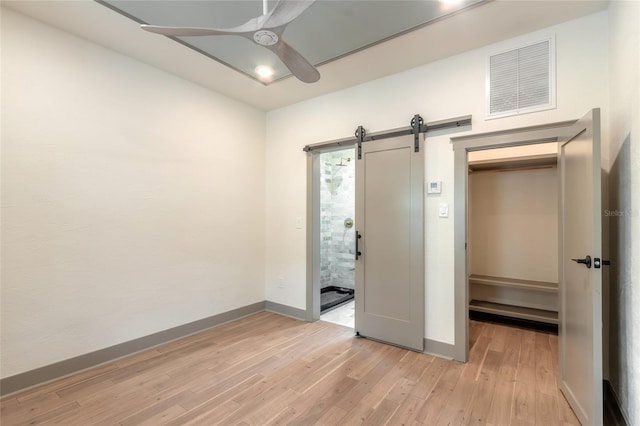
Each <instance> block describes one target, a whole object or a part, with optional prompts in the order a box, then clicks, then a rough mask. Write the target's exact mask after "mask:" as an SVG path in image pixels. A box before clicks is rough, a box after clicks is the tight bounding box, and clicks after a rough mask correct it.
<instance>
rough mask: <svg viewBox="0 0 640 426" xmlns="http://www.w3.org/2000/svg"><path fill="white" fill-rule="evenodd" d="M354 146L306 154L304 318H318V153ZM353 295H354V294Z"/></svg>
mask: <svg viewBox="0 0 640 426" xmlns="http://www.w3.org/2000/svg"><path fill="white" fill-rule="evenodd" d="M354 147H355V142H353V143H344V144H341V145H339V146H330V147H327V148H322V149H315V150H313V151H312V152H309V153H308V154H307V286H306V291H307V299H306V318H305V319H306V320H307V321H309V322H313V321H317V320H319V319H320V184H321V182H320V155H321V154H325V153H327V152H333V151H342V150H345V149H350V148H354ZM354 297H355V295H354Z"/></svg>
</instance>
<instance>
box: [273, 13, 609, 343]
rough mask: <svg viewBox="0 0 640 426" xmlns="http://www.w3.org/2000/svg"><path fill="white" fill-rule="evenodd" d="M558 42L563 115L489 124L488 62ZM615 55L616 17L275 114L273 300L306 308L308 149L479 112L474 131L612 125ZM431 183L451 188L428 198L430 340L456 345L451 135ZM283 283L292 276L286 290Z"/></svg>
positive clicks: (439, 145)
mask: <svg viewBox="0 0 640 426" xmlns="http://www.w3.org/2000/svg"><path fill="white" fill-rule="evenodd" d="M552 34H556V37H557V38H556V47H557V68H558V74H557V94H558V98H557V108H556V109H554V110H550V111H545V112H539V113H532V114H527V115H522V116H518V117H510V118H503V119H496V120H490V121H485V120H484V116H485V109H484V106H485V98H484V83H485V56H486V55H487V54H488V53H493V52H494V51H495V50H501V49H505V48H509V47H516V46H517V45H519V44H520V43H523V42H526V41H530V40H532V39H533V40H536V39H541V38H543V37H546V36H549V35H552ZM443 42H445V41H443ZM607 47H608V45H607V13H606V12H602V13H598V14H594V15H590V16H587V17H585V18H581V19H578V20H575V21H570V22H567V23H565V24H562V25H559V26H556V27H552V28H549V29H546V30H543V31H539V32H537V33H534V34H530V35H527V36H523V37H519V38H517V39H512V40H508V41H505V42H502V43H498V44H495V45H492V46H489V47H486V48H481V49H477V50H473V51H470V52H466V53H463V54H460V55H456V56H453V57H450V58H447V59H444V60H441V61H438V62H434V63H431V64H428V65H425V66H421V67H418V68H415V69H412V70H409V71H406V72H403V73H399V74H396V75H392V76H388V77H385V78H382V79H379V80H376V81H372V82H368V83H365V84H362V85H359V86H356V87H353V88H350V89H346V90H343V91H340V92H336V93H332V94H329V95H326V96H321V97H318V98H315V99H312V100H309V101H305V102H302V103H300V104H296V105H292V106H289V107H286V108H281V109H278V110H275V111H271V112H269V113H267V138H266V140H267V162H266V197H267V204H266V215H267V224H266V227H267V229H266V233H267V248H266V259H267V261H266V282H267V299H268V300H270V301H274V302H277V303H282V304H285V305H289V306H293V307H295V308H300V309H304V308H305V247H306V242H305V231H304V230H302V229H296V227H295V218H296V217H304V216H305V208H306V207H305V203H306V182H305V180H306V157H305V154H304V153H303V152H302V147H303V146H304V145H305V144H308V143H314V142H322V141H326V140H331V139H337V138H343V137H348V136H350V135H353V133H354V130H355V128H356V127H357V126H358V125H363V126H364V127H365V128H366V129H367V130H368V131H378V130H385V129H390V128H397V127H402V126H406V125H408V124H409V121H410V119H411V117H413V114H416V113H420V114H421V115H422V116H423V117H424V118H425V120H427V121H432V120H440V119H446V118H450V117H456V116H461V115H465V114H473V131H474V132H477V131H487V130H494V129H505V128H510V127H518V126H525V125H532V124H539V123H547V122H551V121H561V120H568V119H575V118H579V117H582V116H583V115H584V114H585V113H586V112H587V111H588V110H589V109H591V108H594V107H601V108H603V116H604V117H605V120H608V118H607V117H608V116H607V107H608V104H609V102H608V91H607V87H606V83H607V81H608V75H607ZM418 52H419V49H418ZM407 54H409V52H407ZM371 66H375V64H372V65H371ZM426 175H427V179H429V180H440V181H442V185H443V186H442V188H443V189H442V195H441V196H435V197H434V196H429V197H427V200H426V210H425V211H426V231H425V232H426V292H425V294H426V336H425V337H427V338H429V339H433V340H437V341H441V342H445V343H450V344H452V343H453V342H454V315H453V298H454V290H453V289H454V285H453V280H454V267H453V219H452V218H453V215H450V217H449V218H448V219H441V218H438V215H437V208H438V204H439V203H442V202H446V203H449V204H450V206H451V208H453V151H452V149H451V146H450V143H449V136H448V135H440V136H430V137H429V138H428V141H427V152H426ZM279 276H282V277H284V278H285V282H284V286H283V288H279V287H278V277H279Z"/></svg>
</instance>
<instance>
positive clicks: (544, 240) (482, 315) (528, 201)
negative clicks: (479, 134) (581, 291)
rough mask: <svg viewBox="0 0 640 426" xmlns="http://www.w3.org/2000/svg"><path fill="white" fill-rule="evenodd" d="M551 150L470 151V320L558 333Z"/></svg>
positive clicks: (555, 176)
mask: <svg viewBox="0 0 640 426" xmlns="http://www.w3.org/2000/svg"><path fill="white" fill-rule="evenodd" d="M557 153H558V143H556V142H553V143H543V144H536V145H527V146H516V147H509V148H497V149H489V150H483V151H475V152H470V153H469V158H468V164H469V178H468V233H467V242H468V246H467V256H468V260H469V266H468V268H469V317H470V318H471V319H475V320H481V321H482V320H485V321H492V322H501V323H503V324H508V325H514V326H519V327H525V328H533V329H538V330H545V331H550V332H554V333H555V334H557V324H558V237H559V236H558V216H559V207H558V189H559V180H558V179H559V178H558V173H557ZM470 337H472V336H470Z"/></svg>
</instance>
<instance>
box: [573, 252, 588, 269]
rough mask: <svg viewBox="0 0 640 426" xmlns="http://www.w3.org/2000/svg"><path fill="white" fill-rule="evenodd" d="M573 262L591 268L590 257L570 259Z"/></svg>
mask: <svg viewBox="0 0 640 426" xmlns="http://www.w3.org/2000/svg"><path fill="white" fill-rule="evenodd" d="M571 260H573V261H574V262H577V263H582V264H583V265H587V268H591V256H589V255H587V257H585V258H584V259H571Z"/></svg>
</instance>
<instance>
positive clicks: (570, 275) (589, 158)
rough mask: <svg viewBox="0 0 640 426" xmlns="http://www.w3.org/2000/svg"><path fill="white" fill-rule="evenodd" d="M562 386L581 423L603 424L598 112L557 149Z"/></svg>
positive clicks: (589, 116) (579, 125) (578, 124)
mask: <svg viewBox="0 0 640 426" xmlns="http://www.w3.org/2000/svg"><path fill="white" fill-rule="evenodd" d="M560 176H561V200H560V202H561V218H560V222H561V239H560V244H561V251H560V254H561V258H560V274H561V276H560V277H561V278H560V333H559V334H560V339H559V340H560V388H561V389H562V392H563V393H564V395H565V396H566V397H567V401H569V404H570V405H571V407H572V408H573V411H574V412H575V413H576V415H577V416H578V419H579V420H580V423H582V424H583V425H585V426H586V425H601V424H602V269H601V265H602V260H601V256H602V234H601V232H602V231H601V230H602V222H601V221H602V218H601V214H602V210H601V207H602V206H601V196H600V195H601V185H600V110H598V109H596V110H592V111H591V112H589V113H588V114H587V115H586V116H585V117H583V118H582V119H581V120H579V121H578V122H577V123H576V124H575V125H574V127H573V128H572V134H571V137H570V138H569V141H568V142H566V143H564V144H563V145H562V146H561V147H560Z"/></svg>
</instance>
